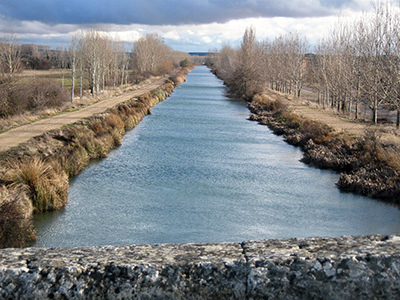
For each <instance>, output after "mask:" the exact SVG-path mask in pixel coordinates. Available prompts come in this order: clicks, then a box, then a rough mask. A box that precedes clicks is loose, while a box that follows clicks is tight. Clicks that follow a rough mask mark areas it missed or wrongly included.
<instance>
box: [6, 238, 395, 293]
mask: <svg viewBox="0 0 400 300" xmlns="http://www.w3.org/2000/svg"><path fill="white" fill-rule="evenodd" d="M399 250H400V236H380V235H375V236H361V237H341V238H307V239H279V240H264V241H252V242H243V243H222V244H177V245H174V244H167V245H145V246H106V247H82V248H59V249H57V248H52V249H41V248H27V249H3V250H0V298H1V299H65V298H67V299H87V298H89V299H94V298H95V299H398V298H399V295H400V251H399Z"/></svg>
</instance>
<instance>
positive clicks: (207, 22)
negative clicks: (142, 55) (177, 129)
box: [0, 0, 398, 52]
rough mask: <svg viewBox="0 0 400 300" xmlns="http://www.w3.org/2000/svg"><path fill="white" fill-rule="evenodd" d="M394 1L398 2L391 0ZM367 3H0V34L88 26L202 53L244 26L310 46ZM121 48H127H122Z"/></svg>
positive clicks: (48, 38)
mask: <svg viewBox="0 0 400 300" xmlns="http://www.w3.org/2000/svg"><path fill="white" fill-rule="evenodd" d="M397 2H398V1H397ZM374 3H375V1H372V0H278V1H276V0H196V1H194V0H68V1H65V0H62V1H61V0H0V36H2V35H7V34H9V33H12V34H15V35H16V36H17V38H18V40H19V41H20V42H21V43H35V44H41V45H49V46H50V47H52V48H56V47H68V44H69V42H70V41H71V37H72V36H73V34H74V33H75V32H77V31H79V30H85V29H90V28H96V29H98V30H101V31H106V32H109V33H110V34H111V35H113V36H116V37H118V38H119V39H120V40H122V41H125V42H126V44H127V45H132V43H133V42H134V41H135V40H137V39H139V38H140V37H141V36H142V35H145V34H146V33H158V34H159V35H160V36H161V37H163V39H164V41H165V43H166V44H168V45H169V46H171V47H172V48H173V49H175V50H179V51H186V52H207V51H209V50H214V49H221V48H222V47H223V46H224V45H226V44H228V45H231V46H232V47H237V46H239V45H240V41H241V38H242V36H243V33H244V31H245V29H246V28H247V27H250V26H252V27H253V28H254V29H255V31H256V36H257V38H258V39H259V40H264V39H271V40H272V39H273V38H275V37H276V36H279V35H281V34H285V33H289V32H293V33H294V32H297V33H299V34H301V35H303V36H305V37H306V38H307V39H308V41H309V43H310V45H311V46H312V45H313V44H316V43H317V42H318V40H319V39H320V38H322V37H323V36H325V35H326V34H327V33H328V32H329V30H330V28H331V27H332V26H333V24H334V23H335V22H337V20H338V16H342V17H345V18H349V19H354V18H356V17H357V16H360V15H361V14H362V13H363V12H368V11H370V10H372V9H373V6H374ZM128 47H129V46H128Z"/></svg>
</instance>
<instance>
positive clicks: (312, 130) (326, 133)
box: [300, 120, 331, 144]
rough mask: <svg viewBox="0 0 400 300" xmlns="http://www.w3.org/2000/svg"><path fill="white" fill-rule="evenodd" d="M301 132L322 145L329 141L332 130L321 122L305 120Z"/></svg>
mask: <svg viewBox="0 0 400 300" xmlns="http://www.w3.org/2000/svg"><path fill="white" fill-rule="evenodd" d="M300 132H301V133H302V134H304V135H305V136H306V137H307V138H312V139H313V141H314V142H315V143H317V144H322V143H325V142H327V141H328V140H329V137H330V133H331V129H330V128H329V126H327V125H326V124H323V123H321V122H317V121H313V120H304V122H303V123H302V124H301V126H300Z"/></svg>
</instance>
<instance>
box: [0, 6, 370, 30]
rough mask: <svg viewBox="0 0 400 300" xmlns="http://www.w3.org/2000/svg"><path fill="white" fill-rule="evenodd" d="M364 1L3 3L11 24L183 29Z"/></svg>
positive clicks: (319, 11) (313, 12)
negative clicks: (188, 26)
mask: <svg viewBox="0 0 400 300" xmlns="http://www.w3.org/2000/svg"><path fill="white" fill-rule="evenodd" d="M360 1H361V2H363V1H364V2H365V1H366V0H352V1H344V0H335V1H328V0H281V1H274V0H197V1H189V0H170V1H165V0H85V1H82V0H69V1H67V2H65V1H64V0H63V1H61V0H35V1H32V0H12V1H2V3H0V14H2V15H3V17H4V18H7V19H9V20H17V21H18V20H19V21H38V22H41V23H45V24H99V23H101V24H145V25H182V24H207V23H212V22H217V23H225V22H228V21H230V20H234V19H245V18H258V17H291V18H304V17H318V16H328V15H332V14H336V13H337V12H338V9H340V8H342V7H344V6H346V7H352V8H355V7H359V5H360V3H359V2H360Z"/></svg>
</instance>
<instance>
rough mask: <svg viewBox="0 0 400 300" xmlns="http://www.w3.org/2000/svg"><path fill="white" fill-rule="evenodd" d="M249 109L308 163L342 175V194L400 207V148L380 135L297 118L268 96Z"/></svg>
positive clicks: (264, 96)
mask: <svg viewBox="0 0 400 300" xmlns="http://www.w3.org/2000/svg"><path fill="white" fill-rule="evenodd" d="M249 108H250V110H251V111H252V112H253V115H252V116H251V119H252V120H256V121H259V122H260V123H262V124H265V125H268V126H269V127H270V128H271V129H272V130H273V131H274V132H275V133H276V134H278V135H283V136H284V137H285V140H286V141H287V142H288V143H290V144H292V145H295V146H299V147H301V149H302V150H303V152H304V157H303V159H302V160H303V161H304V162H305V163H308V164H312V165H314V166H316V167H319V168H323V169H332V170H335V171H338V172H340V179H339V181H338V183H337V186H338V187H339V188H340V189H341V190H342V191H345V192H353V193H357V194H362V195H365V196H369V197H373V198H378V199H382V200H385V201H389V202H392V203H395V204H396V205H399V204H400V177H399V174H400V155H399V153H400V152H399V150H400V149H399V145H394V144H390V143H389V144H388V143H382V142H381V141H380V138H379V136H380V135H379V131H377V130H367V131H366V132H365V134H364V135H362V136H353V135H350V134H348V133H345V132H340V133H338V132H335V131H334V130H333V129H332V128H330V127H329V126H327V125H325V124H323V123H321V122H318V121H314V120H310V119H306V118H302V117H300V116H298V115H296V114H294V113H293V112H291V111H290V109H289V108H288V107H287V106H285V105H283V104H282V103H281V102H279V101H275V100H272V99H270V98H269V97H268V96H267V95H262V96H261V95H256V96H254V97H253V99H252V101H251V102H250V103H249Z"/></svg>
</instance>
